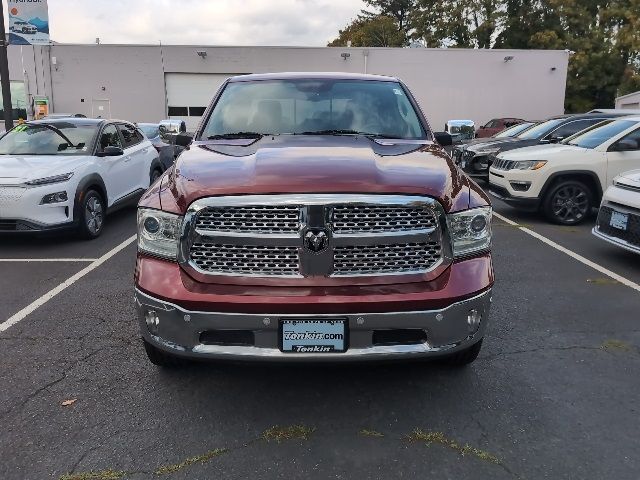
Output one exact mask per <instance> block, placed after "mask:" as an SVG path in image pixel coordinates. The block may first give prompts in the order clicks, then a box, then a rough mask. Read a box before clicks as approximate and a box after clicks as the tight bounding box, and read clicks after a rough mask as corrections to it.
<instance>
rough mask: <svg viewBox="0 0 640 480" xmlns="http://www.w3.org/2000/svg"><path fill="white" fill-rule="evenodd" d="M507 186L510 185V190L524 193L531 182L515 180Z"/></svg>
mask: <svg viewBox="0 0 640 480" xmlns="http://www.w3.org/2000/svg"><path fill="white" fill-rule="evenodd" d="M509 184H510V185H511V188H513V189H514V190H516V191H517V192H526V191H527V190H529V187H530V186H531V182H518V181H515V180H514V181H511V182H509Z"/></svg>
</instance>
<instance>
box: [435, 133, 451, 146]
mask: <svg viewBox="0 0 640 480" xmlns="http://www.w3.org/2000/svg"><path fill="white" fill-rule="evenodd" d="M433 136H434V138H435V139H436V142H438V143H439V144H440V145H441V146H442V147H448V146H449V145H453V137H452V136H451V135H449V134H448V133H447V132H433Z"/></svg>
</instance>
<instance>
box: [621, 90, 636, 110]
mask: <svg viewBox="0 0 640 480" xmlns="http://www.w3.org/2000/svg"><path fill="white" fill-rule="evenodd" d="M616 108H624V109H625V110H626V109H634V110H640V92H633V93H628V94H626V95H622V96H621V97H618V98H616Z"/></svg>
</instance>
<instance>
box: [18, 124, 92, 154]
mask: <svg viewBox="0 0 640 480" xmlns="http://www.w3.org/2000/svg"><path fill="white" fill-rule="evenodd" d="M28 125H31V126H33V127H44V128H48V129H49V130H51V131H52V132H55V133H57V134H58V135H59V136H61V137H62V138H63V139H64V141H65V142H67V145H69V146H70V147H72V148H75V149H80V148H82V147H84V143H79V144H78V145H74V144H73V142H72V141H71V140H69V137H67V136H66V135H65V134H64V133H62V130H60V129H59V128H58V127H54V126H53V125H49V124H48V123H29V124H28Z"/></svg>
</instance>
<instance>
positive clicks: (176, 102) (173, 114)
mask: <svg viewBox="0 0 640 480" xmlns="http://www.w3.org/2000/svg"><path fill="white" fill-rule="evenodd" d="M234 75H236V74H235V73H216V74H209V73H167V74H165V80H166V85H167V104H168V106H169V112H168V113H169V118H177V119H180V120H184V121H185V122H186V124H187V131H189V132H193V131H194V130H195V129H196V128H197V126H198V124H199V123H200V119H201V118H202V115H203V114H204V110H205V108H207V106H208V105H209V102H211V99H212V98H213V95H214V94H215V93H216V92H217V91H218V88H219V87H220V85H222V84H223V83H224V81H225V80H226V79H227V78H229V77H232V76H234Z"/></svg>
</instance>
